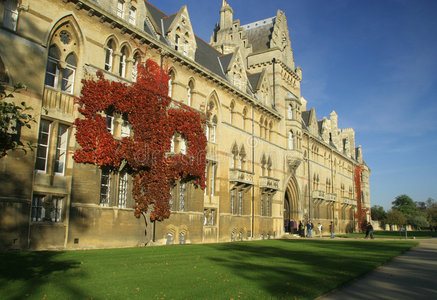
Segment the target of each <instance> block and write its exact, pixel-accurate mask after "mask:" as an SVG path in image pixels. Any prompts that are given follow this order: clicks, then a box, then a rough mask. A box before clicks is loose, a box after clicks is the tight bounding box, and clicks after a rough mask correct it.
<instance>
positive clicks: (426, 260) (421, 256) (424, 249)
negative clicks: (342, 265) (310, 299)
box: [317, 238, 437, 300]
mask: <svg viewBox="0 0 437 300" xmlns="http://www.w3.org/2000/svg"><path fill="white" fill-rule="evenodd" d="M418 241H420V244H419V245H418V246H417V247H415V248H413V249H411V250H410V251H407V252H406V253H404V254H403V255H400V256H398V257H396V258H395V259H393V260H392V261H390V262H389V263H387V264H385V265H384V266H382V267H379V268H377V269H376V270H375V271H373V272H371V273H369V274H367V275H365V276H363V277H362V278H360V279H357V280H355V281H352V282H351V283H350V284H347V285H346V286H344V287H343V288H341V289H338V290H336V291H334V292H331V293H329V294H327V295H325V296H321V297H319V298H317V299H318V300H322V299H323V300H343V299H396V300H401V299H414V300H417V299H426V300H433V299H437V238H433V239H424V240H418Z"/></svg>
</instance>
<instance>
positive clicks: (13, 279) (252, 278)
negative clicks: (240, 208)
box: [0, 240, 417, 299]
mask: <svg viewBox="0 0 437 300" xmlns="http://www.w3.org/2000/svg"><path fill="white" fill-rule="evenodd" d="M416 244H417V243H416V242H414V241H376V240H373V241H369V240H265V241H255V242H235V243H226V244H208V245H174V246H162V247H147V248H128V249H108V250H87V251H62V252H55V251H53V252H7V253H0V259H1V265H0V299H271V298H274V299H295V297H296V298H297V299H313V298H315V297H317V296H319V295H321V294H324V293H326V292H328V291H329V290H331V289H333V288H336V287H338V286H340V285H342V284H343V283H345V282H347V281H349V280H350V279H352V278H355V277H357V276H359V275H362V274H364V273H366V272H369V271H370V270H372V269H374V268H376V267H377V266H379V265H381V264H382V263H384V262H386V261H387V260H389V259H391V258H392V257H394V256H397V255H399V254H401V253H403V252H404V251H406V250H407V249H409V248H410V247H413V246H415V245H416Z"/></svg>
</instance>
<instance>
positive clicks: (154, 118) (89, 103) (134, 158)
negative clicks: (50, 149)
mask: <svg viewBox="0 0 437 300" xmlns="http://www.w3.org/2000/svg"><path fill="white" fill-rule="evenodd" d="M168 80H169V76H168V74H167V72H165V71H163V70H162V69H161V67H160V66H159V65H158V64H157V63H156V62H154V61H152V60H150V59H149V60H147V61H146V63H145V64H139V66H138V75H137V81H136V82H135V83H132V84H130V85H128V84H125V83H120V82H114V81H110V80H107V79H105V78H104V76H103V73H102V72H101V71H99V72H97V79H87V80H83V82H82V83H83V87H82V92H81V97H80V98H79V99H78V100H77V102H78V104H79V105H80V108H79V112H80V113H81V114H82V115H83V118H78V119H76V121H75V125H76V140H77V142H78V143H79V144H80V146H81V147H82V148H81V149H78V150H77V151H76V152H75V154H74V160H75V161H76V162H79V163H89V164H94V165H97V166H99V167H105V168H108V169H110V170H111V171H112V172H119V171H120V169H121V168H122V169H123V170H122V171H123V172H128V173H129V174H131V175H132V177H133V189H132V195H133V197H134V199H135V202H136V204H135V206H134V208H135V216H136V217H140V216H141V215H144V216H145V214H146V213H147V211H148V209H149V207H153V210H152V211H151V214H150V218H151V220H159V221H161V220H163V219H165V218H168V217H169V216H170V206H169V199H170V188H171V186H172V184H174V182H175V181H176V180H181V181H184V182H187V181H192V182H193V183H194V184H195V185H197V186H200V187H201V188H202V189H204V188H205V165H206V150H205V149H206V143H207V141H206V137H205V134H204V130H203V127H204V124H205V117H204V116H203V115H201V114H200V113H198V112H196V111H195V110H193V109H191V108H190V107H188V106H185V105H182V104H175V103H173V104H172V105H170V104H171V103H172V101H171V99H170V98H169V97H168V96H167V95H168ZM103 113H112V114H114V115H117V114H118V115H120V116H123V117H124V118H125V119H127V120H128V121H129V123H130V124H131V132H133V134H131V136H129V137H123V138H116V137H113V135H112V134H111V133H110V132H109V131H108V129H107V125H106V122H105V121H106V117H104V116H103V115H104V114H103ZM175 132H178V133H179V134H181V135H182V136H183V137H184V138H185V140H186V143H187V153H186V154H171V153H170V147H171V139H172V137H173V135H174V133H175Z"/></svg>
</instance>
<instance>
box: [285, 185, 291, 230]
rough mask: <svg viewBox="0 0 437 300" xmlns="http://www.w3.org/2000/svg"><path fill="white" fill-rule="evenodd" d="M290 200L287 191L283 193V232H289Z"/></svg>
mask: <svg viewBox="0 0 437 300" xmlns="http://www.w3.org/2000/svg"><path fill="white" fill-rule="evenodd" d="M290 217H291V214H290V200H289V199H288V193H285V199H284V232H291V227H292V226H290V220H291V219H290Z"/></svg>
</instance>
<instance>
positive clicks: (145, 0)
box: [144, 0, 168, 17]
mask: <svg viewBox="0 0 437 300" xmlns="http://www.w3.org/2000/svg"><path fill="white" fill-rule="evenodd" d="M144 2H147V3H149V4H150V6H152V7H153V8H154V9H156V10H157V11H159V12H160V13H162V14H164V16H165V17H168V16H167V14H166V13H165V12H163V11H162V10H160V9H159V8H157V7H156V6H155V5H153V4H152V3H150V2H149V1H147V0H144Z"/></svg>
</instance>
